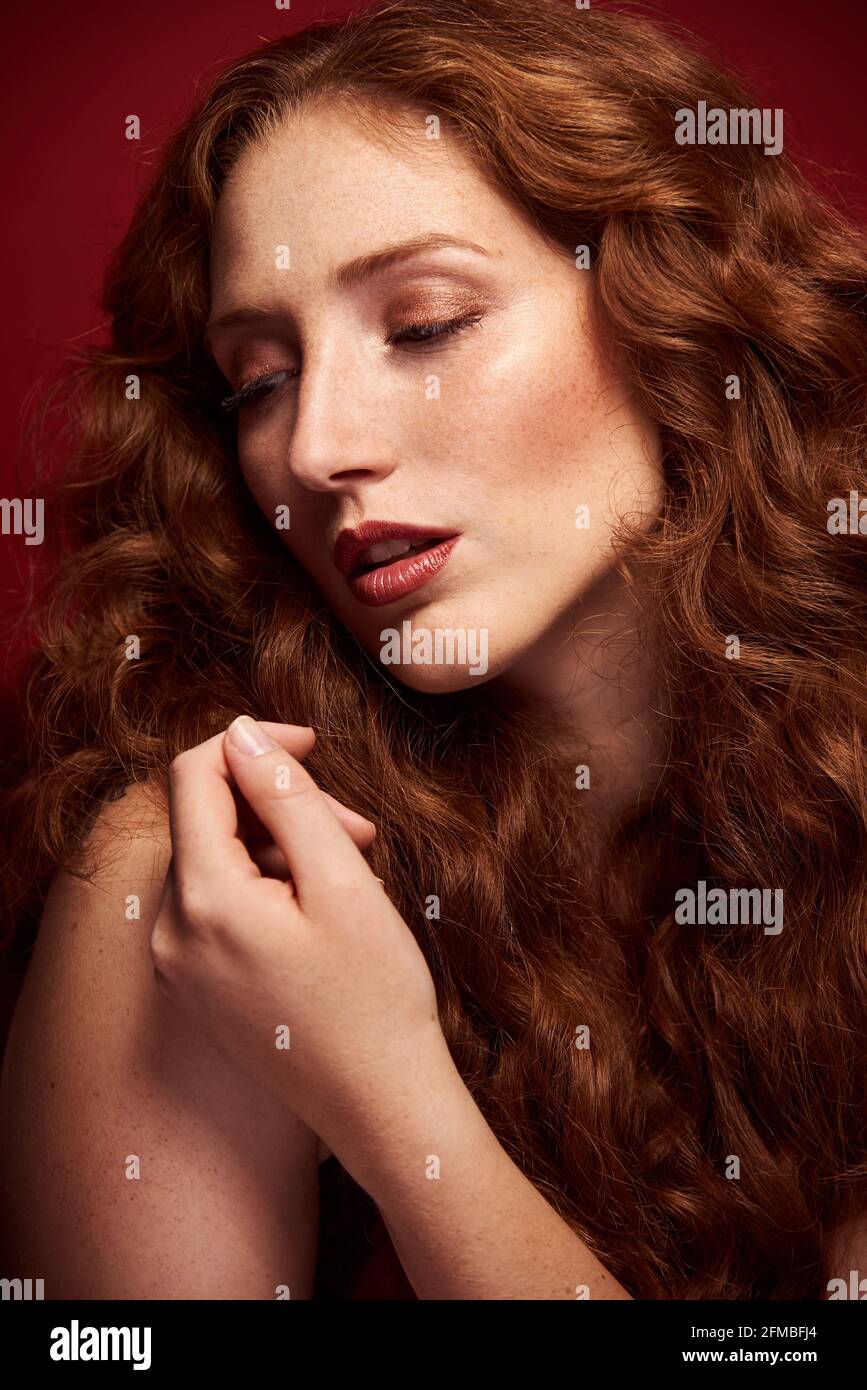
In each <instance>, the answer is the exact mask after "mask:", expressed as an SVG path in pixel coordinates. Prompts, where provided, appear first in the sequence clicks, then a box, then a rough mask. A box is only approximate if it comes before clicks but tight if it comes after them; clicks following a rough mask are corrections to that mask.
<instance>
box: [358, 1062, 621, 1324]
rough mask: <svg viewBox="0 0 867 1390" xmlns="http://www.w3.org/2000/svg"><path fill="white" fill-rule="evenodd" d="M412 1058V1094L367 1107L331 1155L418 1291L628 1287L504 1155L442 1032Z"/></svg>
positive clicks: (526, 1292)
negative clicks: (374, 1109)
mask: <svg viewBox="0 0 867 1390" xmlns="http://www.w3.org/2000/svg"><path fill="white" fill-rule="evenodd" d="M413 1069H414V1072H415V1076H416V1087H415V1094H416V1096H417V1104H415V1105H412V1106H405V1107H404V1108H403V1109H402V1111H401V1116H400V1119H399V1121H396V1120H395V1117H394V1115H393V1114H392V1113H389V1114H388V1116H387V1118H386V1117H385V1116H382V1117H377V1116H376V1115H375V1114H373V1113H371V1114H368V1115H367V1116H366V1117H365V1121H364V1126H363V1130H359V1131H357V1133H356V1137H355V1139H354V1140H353V1142H352V1144H351V1145H350V1149H351V1153H350V1152H347V1153H346V1155H345V1156H344V1154H343V1153H341V1161H343V1163H344V1166H345V1167H347V1168H348V1170H349V1171H350V1172H351V1173H352V1174H353V1176H354V1177H355V1179H356V1181H357V1182H359V1183H360V1184H361V1186H363V1187H364V1188H365V1189H366V1190H367V1191H368V1192H369V1193H370V1195H371V1196H372V1197H373V1199H374V1201H375V1202H376V1204H377V1206H378V1207H379V1210H380V1213H381V1215H382V1218H383V1221H384V1222H385V1224H386V1226H387V1228H388V1232H389V1235H390V1236H391V1240H392V1244H393V1245H394V1248H395V1250H396V1252H397V1254H398V1257H399V1258H400V1261H401V1264H402V1265H403V1268H404V1271H405V1272H406V1275H407V1278H408V1279H409V1280H410V1283H411V1284H412V1286H413V1288H414V1289H415V1291H416V1293H417V1294H418V1296H419V1298H423V1299H575V1298H579V1297H582V1298H587V1297H589V1298H591V1299H628V1298H630V1297H631V1295H630V1294H628V1293H627V1291H626V1290H625V1289H624V1288H623V1286H622V1285H621V1284H619V1283H618V1282H617V1280H616V1279H615V1278H614V1277H613V1275H611V1274H610V1273H609V1272H608V1270H607V1269H606V1268H605V1266H604V1265H603V1264H601V1263H600V1262H599V1260H598V1259H596V1257H595V1255H593V1254H592V1252H591V1251H590V1250H589V1249H588V1247H587V1246H586V1245H585V1244H584V1242H583V1241H582V1240H581V1239H580V1238H579V1237H578V1236H577V1235H575V1233H574V1232H573V1231H572V1230H571V1229H570V1228H569V1227H568V1226H567V1225H566V1223H565V1222H564V1221H563V1220H562V1219H561V1218H560V1217H559V1216H558V1215H557V1213H556V1212H555V1210H554V1208H553V1207H552V1206H550V1205H549V1203H548V1202H547V1201H546V1200H545V1198H544V1197H543V1196H542V1194H541V1193H540V1192H539V1191H538V1190H537V1189H536V1188H535V1187H534V1186H533V1184H532V1183H531V1182H530V1181H529V1179H528V1178H526V1177H525V1176H524V1174H523V1173H522V1172H521V1170H520V1169H519V1168H518V1167H517V1166H516V1164H514V1163H513V1162H512V1160H511V1158H509V1156H508V1154H507V1153H506V1152H505V1150H504V1149H503V1148H502V1146H501V1145H500V1143H499V1141H498V1140H497V1139H496V1137H495V1135H494V1134H493V1132H492V1131H491V1129H490V1127H489V1125H488V1124H487V1121H486V1120H485V1118H484V1116H483V1115H482V1113H481V1111H480V1110H479V1109H478V1106H477V1105H476V1103H475V1101H474V1100H473V1098H472V1096H471V1094H470V1092H469V1091H468V1089H467V1087H466V1086H465V1085H464V1082H463V1079H462V1078H461V1076H460V1073H459V1072H458V1071H457V1068H456V1067H455V1065H454V1062H453V1061H452V1058H451V1055H450V1054H449V1052H448V1049H447V1047H446V1045H445V1041H444V1040H443V1042H442V1046H441V1047H438V1048H436V1049H434V1052H433V1055H432V1057H431V1059H430V1060H429V1061H428V1062H427V1063H426V1065H424V1066H419V1064H418V1060H417V1059H416V1061H415V1062H414V1064H413ZM432 1159H436V1160H438V1167H439V1176H434V1175H433V1174H434V1173H435V1172H436V1167H435V1164H434V1163H433V1162H432ZM585 1289H586V1292H585Z"/></svg>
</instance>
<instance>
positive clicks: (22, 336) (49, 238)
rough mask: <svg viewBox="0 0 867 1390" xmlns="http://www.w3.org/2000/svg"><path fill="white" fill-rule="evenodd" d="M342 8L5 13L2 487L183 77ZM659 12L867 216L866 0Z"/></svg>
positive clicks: (85, 336)
mask: <svg viewBox="0 0 867 1390" xmlns="http://www.w3.org/2000/svg"><path fill="white" fill-rule="evenodd" d="M568 2H569V0H564V3H568ZM527 3H530V4H531V3H532V0H527ZM351 8H353V5H352V4H351V3H347V2H346V0H334V2H333V3H330V4H329V3H324V0H292V7H291V10H290V11H288V12H286V11H284V10H277V9H275V7H274V5H273V3H271V2H270V0H258V3H256V2H255V0H151V3H149V4H131V5H122V4H118V3H117V0H86V3H79V4H76V5H70V4H69V3H68V0H42V3H40V4H38V5H22V6H18V7H16V9H15V10H14V11H13V12H11V13H9V14H7V16H6V20H5V25H4V28H5V40H6V42H5V45H4V48H5V52H6V62H5V68H6V71H5V73H4V88H5V93H4V95H5V100H4V103H3V112H2V116H0V125H2V128H3V145H4V149H5V151H6V159H7V174H6V187H7V197H8V202H7V213H6V215H5V217H4V219H3V222H2V227H0V238H2V256H3V264H4V266H5V267H6V269H7V276H6V288H5V301H4V313H3V316H2V317H3V325H4V328H5V330H6V334H7V341H6V345H5V350H4V354H3V356H4V363H3V372H2V377H0V429H2V440H3V448H2V452H0V490H2V495H4V496H26V495H32V493H31V491H30V490H29V489H27V488H26V487H25V486H23V485H19V484H18V480H17V476H16V474H17V469H16V462H15V460H16V454H17V449H18V440H19V437H20V430H21V422H22V419H23V417H24V415H25V414H26V413H27V411H28V410H29V408H30V406H31V405H32V403H33V402H34V401H35V400H37V399H38V397H39V396H40V394H41V393H42V392H43V391H44V389H45V386H46V383H47V381H48V380H49V379H50V377H51V375H52V373H53V372H54V371H55V370H56V368H57V366H58V364H59V363H60V361H61V360H62V358H63V356H64V353H65V351H66V349H67V345H68V344H70V343H72V342H75V341H79V342H80V341H88V340H90V341H96V340H98V338H99V336H100V334H101V331H102V323H101V320H102V315H101V313H100V310H99V304H98V299H99V289H100V281H101V276H102V270H103V266H104V263H105V259H106V256H107V253H108V252H109V250H110V248H111V247H112V246H113V245H114V243H115V242H116V241H117V239H118V238H119V236H120V234H121V233H122V231H123V230H124V228H125V226H126V224H127V222H128V220H129V217H130V213H131V211H132V208H133V205H134V202H135V199H136V196H137V193H138V192H139V190H140V189H141V187H142V186H143V183H144V181H145V179H146V178H147V176H148V173H149V171H150V170H151V168H152V165H153V163H154V161H155V159H156V157H157V152H158V150H159V147H160V145H161V143H162V141H163V139H164V138H165V135H166V134H167V132H168V130H169V129H170V128H171V127H172V126H173V125H174V124H175V123H176V122H177V121H178V119H179V118H180V117H181V116H182V115H183V114H184V112H185V110H186V109H187V107H188V105H189V103H190V101H191V99H192V96H193V93H194V90H195V87H196V84H197V83H198V82H200V81H201V80H202V79H207V78H208V77H209V76H210V74H212V73H213V72H214V71H215V70H216V69H217V68H219V67H220V66H221V65H222V64H223V63H225V62H226V61H228V60H229V59H230V58H232V57H234V56H235V55H237V54H240V53H243V52H245V51H246V50H248V49H250V48H252V47H254V46H255V45H256V44H257V43H258V42H259V41H260V40H262V39H267V38H274V37H277V36H278V35H280V34H281V33H286V32H288V31H289V30H290V29H295V28H300V27H302V25H304V24H307V23H309V22H311V21H312V20H316V19H321V18H326V19H328V18H336V17H339V16H341V15H343V14H346V13H347V12H348V11H349V10H350V9H351ZM657 8H658V11H659V13H660V14H664V15H668V16H672V17H674V18H676V19H678V20H679V21H681V22H682V23H683V24H685V25H687V26H688V27H689V28H690V29H691V30H692V31H693V32H694V33H696V34H697V35H699V36H700V37H701V38H703V39H705V40H709V41H710V42H712V43H713V44H714V46H715V47H716V49H717V51H718V52H719V53H720V54H721V56H722V57H723V59H724V60H725V61H726V62H728V63H729V64H730V65H732V66H733V67H735V68H736V69H737V70H739V71H740V72H741V74H742V75H743V76H744V77H746V78H747V80H748V81H749V82H750V83H751V84H752V87H753V90H754V91H755V94H756V98H757V100H758V103H759V104H760V105H763V106H771V107H776V106H781V107H783V109H784V111H785V139H786V147H787V149H790V150H798V151H800V152H801V153H802V154H803V155H804V156H805V157H806V158H807V159H808V160H810V161H812V168H813V173H814V176H815V177H816V178H817V179H818V180H819V181H820V182H822V183H823V184H824V185H825V186H826V187H827V186H828V185H829V184H830V186H831V188H832V189H836V196H837V197H838V199H839V201H841V202H842V203H844V204H847V205H848V206H849V207H850V208H851V209H852V211H853V213H854V214H855V215H856V216H857V217H858V218H859V219H860V220H862V221H864V220H867V149H865V145H864V119H863V107H862V103H861V93H862V92H863V87H864V78H863V73H862V67H863V63H864V59H865V54H867V43H865V39H867V6H865V5H864V3H863V0H824V3H822V4H816V3H815V0H726V3H725V4H720V3H719V0H672V3H670V4H668V5H667V6H665V7H661V6H659V7H657ZM130 113H136V114H137V115H139V116H140V117H141V122H142V139H141V140H140V141H138V142H130V141H127V140H126V139H125V138H124V126H123V122H124V118H125V117H126V116H127V115H128V114H130ZM46 543H48V542H46ZM23 551H24V546H23V541H22V539H21V538H19V537H12V538H6V537H0V632H3V633H5V632H7V631H8V630H9V626H10V620H11V622H12V624H13V625H14V623H15V616H16V612H17V611H18V610H20V606H21V598H20V595H19V593H18V592H17V585H18V580H17V576H16V571H17V567H18V565H19V564H20V562H21V559H22V552H23ZM4 617H5V621H3V619H4Z"/></svg>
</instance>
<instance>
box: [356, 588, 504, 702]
mask: <svg viewBox="0 0 867 1390" xmlns="http://www.w3.org/2000/svg"><path fill="white" fill-rule="evenodd" d="M364 646H365V647H366V649H367V651H368V652H369V654H370V656H371V657H372V658H373V660H374V661H375V662H377V664H378V665H380V666H381V667H382V670H383V674H384V675H385V677H386V679H389V680H396V681H400V683H401V684H402V685H405V686H408V687H409V688H410V689H411V690H418V691H423V692H425V693H428V694H433V695H436V694H449V693H452V692H454V691H458V690H472V689H473V687H474V686H478V685H484V684H486V682H488V681H490V680H492V679H493V678H494V677H495V676H497V675H500V674H501V672H502V670H503V668H504V665H506V664H507V663H506V662H505V661H504V654H503V653H502V652H501V651H498V650H497V649H496V648H495V649H494V650H491V644H490V643H489V629H488V628H487V627H476V626H468V625H466V624H465V623H463V622H461V621H460V619H459V618H458V615H457V614H456V613H455V612H454V611H453V610H452V611H451V612H448V611H446V610H445V609H444V608H440V607H439V606H435V605H430V606H428V607H426V608H425V609H423V610H416V611H415V612H412V613H405V612H404V613H402V614H400V615H397V616H393V617H388V618H386V617H385V616H383V617H382V618H381V619H380V620H379V621H378V622H377V625H376V628H375V630H374V631H373V632H371V631H370V630H369V629H368V631H367V632H366V633H365V637H364Z"/></svg>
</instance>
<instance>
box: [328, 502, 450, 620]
mask: <svg viewBox="0 0 867 1390" xmlns="http://www.w3.org/2000/svg"><path fill="white" fill-rule="evenodd" d="M432 537H433V538H435V539H436V540H437V544H436V545H433V546H431V548H430V549H429V550H423V551H422V552H421V553H420V554H418V555H409V556H400V557H398V558H397V559H395V561H394V562H393V563H392V564H390V565H383V566H382V567H381V568H380V569H374V570H368V571H367V572H366V573H364V574H353V570H354V569H355V568H356V566H357V562H358V558H359V556H360V555H361V554H362V553H363V552H364V551H365V550H367V549H369V547H370V546H372V545H376V544H377V543H378V542H379V541H387V540H396V539H406V540H408V541H409V542H410V543H411V544H418V543H419V542H420V541H426V540H430V539H431V538H432ZM459 540H460V533H459V532H454V531H452V532H448V531H444V530H443V528H442V527H439V526H411V525H408V524H407V523H405V522H401V521H363V522H362V523H361V525H360V526H356V527H354V528H353V529H352V530H344V531H341V532H340V534H339V536H338V537H337V540H336V542H335V546H334V564H335V566H336V567H337V569H338V570H339V571H340V573H341V574H342V575H343V577H344V579H345V580H346V582H347V584H348V586H349V588H350V589H351V590H352V593H353V594H354V596H355V598H357V599H358V601H359V603H363V604H365V605H366V606H367V607H369V608H379V607H381V606H383V605H385V604H387V603H396V602H397V600H398V599H401V598H404V597H405V596H406V595H407V594H411V593H414V592H415V590H416V589H420V588H421V587H422V585H424V584H427V583H429V582H430V580H431V579H433V578H434V576H435V575H437V574H439V572H440V571H441V570H442V569H443V568H444V566H445V565H446V564H447V563H448V561H449V559H450V557H451V554H452V552H453V550H454V548H455V546H456V545H457V543H458V541H459Z"/></svg>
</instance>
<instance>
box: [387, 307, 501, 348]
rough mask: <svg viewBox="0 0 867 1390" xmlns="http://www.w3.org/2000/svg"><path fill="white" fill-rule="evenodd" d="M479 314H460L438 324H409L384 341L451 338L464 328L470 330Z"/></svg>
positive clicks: (412, 341)
mask: <svg viewBox="0 0 867 1390" xmlns="http://www.w3.org/2000/svg"><path fill="white" fill-rule="evenodd" d="M481 318H482V315H481V314H478V313H476V314H462V315H461V316H460V318H456V319H444V320H442V321H441V322H438V323H409V324H407V325H406V326H405V327H404V328H398V329H396V330H395V332H394V333H392V334H390V335H389V337H388V338H387V339H386V341H387V342H388V343H389V344H393V343H410V344H412V343H429V342H431V341H432V340H433V339H435V338H447V337H451V335H452V334H453V333H460V332H461V330H462V329H464V328H471V327H472V326H473V325H474V324H477V323H479V322H480V321H481Z"/></svg>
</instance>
